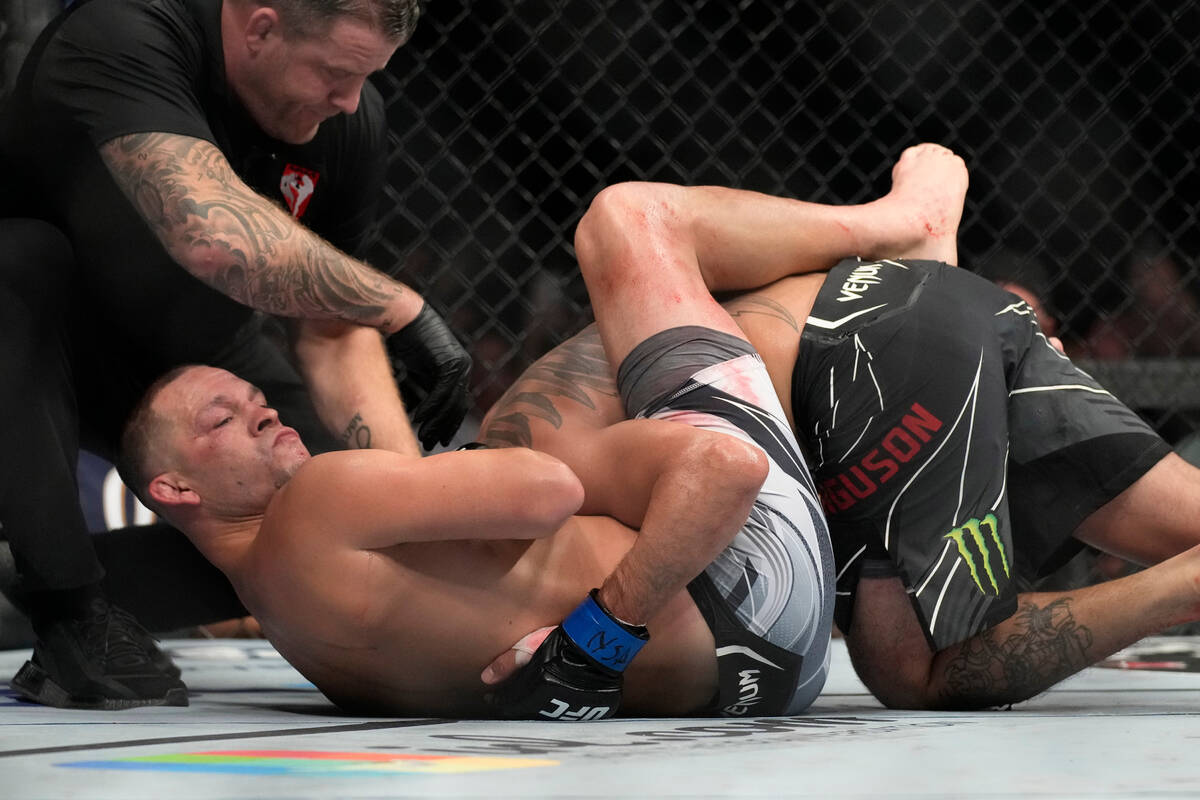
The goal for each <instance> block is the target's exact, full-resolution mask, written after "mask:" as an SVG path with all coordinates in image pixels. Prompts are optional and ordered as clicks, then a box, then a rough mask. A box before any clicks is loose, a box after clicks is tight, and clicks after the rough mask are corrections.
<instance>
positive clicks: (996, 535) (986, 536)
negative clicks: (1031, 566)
mask: <svg viewBox="0 0 1200 800" xmlns="http://www.w3.org/2000/svg"><path fill="white" fill-rule="evenodd" d="M942 538H943V539H953V540H954V543H955V544H956V545H958V554H959V555H960V556H962V559H963V561H965V562H967V566H968V567H970V569H971V577H972V578H974V579H975V585H976V586H978V587H979V591H980V592H982V593H983V594H987V589H985V588H984V587H983V580H982V579H981V578H980V575H979V568H978V566H977V565H976V564H975V556H974V555H973V554H972V552H971V548H969V547H967V540H968V538H969V539H970V540H971V541H973V542H974V543H975V549H976V550H978V551H979V554H980V555H981V556H982V557H983V559H982V560H983V568H984V570H985V571H986V572H987V577H988V581H990V582H991V584H992V592H993V593H994V594H995V595H997V596H999V595H1000V587H999V586H998V585H997V584H996V573H994V572H993V571H992V549H991V547H992V545H995V546H996V549H997V550H999V554H1000V566H1002V567H1004V576H1005V577H1008V556H1007V555H1006V554H1005V552H1004V541H1003V540H1002V539H1001V538H1000V524H999V523H998V522H997V520H996V515H995V514H988V515H987V516H986V517H984V518H983V519H969V520H967V521H966V522H964V523H963V524H962V526H961V527H958V528H955V529H954V530H952V531H950V532H949V533H947V534H946V535H945V536H943V537H942Z"/></svg>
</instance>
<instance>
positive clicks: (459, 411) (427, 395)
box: [385, 303, 471, 450]
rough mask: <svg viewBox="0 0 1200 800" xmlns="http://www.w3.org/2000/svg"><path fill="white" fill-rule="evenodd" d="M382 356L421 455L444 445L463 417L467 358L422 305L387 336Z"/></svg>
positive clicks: (439, 320)
mask: <svg viewBox="0 0 1200 800" xmlns="http://www.w3.org/2000/svg"><path fill="white" fill-rule="evenodd" d="M385 343H386V344H387V352H388V357H389V358H390V359H391V361H392V369H394V370H395V371H396V377H397V380H398V381H399V384H400V391H401V393H402V394H403V395H404V401H405V402H406V403H408V404H409V405H410V406H411V404H412V403H413V401H419V402H418V404H417V406H416V408H415V409H413V412H412V421H413V425H414V426H416V427H417V436H418V438H419V439H420V440H421V446H422V447H424V448H425V449H426V450H429V449H430V448H432V447H433V446H434V445H435V444H437V443H439V442H440V443H441V444H447V443H448V442H449V441H450V440H451V439H452V438H453V437H454V433H455V431H457V430H458V426H459V425H461V424H462V421H463V417H465V416H466V415H467V401H468V397H467V378H468V377H469V375H470V372H471V357H470V356H469V355H467V351H466V350H464V349H463V347H462V345H461V344H459V343H458V339H456V338H454V334H453V333H451V332H450V328H448V327H447V326H446V322H445V320H443V319H442V318H441V316H440V315H439V314H438V313H437V312H436V311H434V310H433V308H432V307H430V305H429V304H428V303H426V304H425V305H423V306H421V313H419V314H417V316H416V318H415V319H413V321H412V322H410V323H408V324H407V325H405V326H404V327H403V328H401V329H400V330H398V331H396V332H395V333H393V334H392V335H391V336H389V337H388V338H387V339H386V340H385Z"/></svg>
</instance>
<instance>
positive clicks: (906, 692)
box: [846, 578, 934, 706]
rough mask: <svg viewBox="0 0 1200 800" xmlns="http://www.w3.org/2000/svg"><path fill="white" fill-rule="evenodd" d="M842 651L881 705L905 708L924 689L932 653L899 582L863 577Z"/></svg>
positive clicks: (895, 579) (894, 579)
mask: <svg viewBox="0 0 1200 800" xmlns="http://www.w3.org/2000/svg"><path fill="white" fill-rule="evenodd" d="M846 648H847V650H848V651H849V653H850V660H851V662H852V663H853V664H854V669H855V671H856V672H857V673H858V677H859V678H860V679H861V680H862V682H863V683H864V684H866V686H867V688H868V689H870V690H871V693H872V694H873V695H875V696H876V697H877V698H879V700H880V701H881V702H883V703H884V704H885V705H889V706H896V705H910V704H911V703H912V699H911V698H913V697H918V696H921V695H922V694H923V692H924V688H925V686H926V685H927V684H928V680H929V671H930V668H931V666H932V663H933V656H934V654H933V651H932V650H931V649H930V647H929V642H928V640H927V639H926V638H925V633H924V630H923V629H922V628H921V623H920V622H919V621H918V620H917V614H916V611H915V610H914V609H913V605H912V601H911V600H910V599H909V596H908V593H907V592H906V591H905V589H904V584H903V583H902V582H901V581H900V579H899V578H863V579H862V580H860V581H859V582H858V587H857V590H856V591H855V595H854V615H853V620H852V624H851V627H850V631H849V632H848V633H847V634H846Z"/></svg>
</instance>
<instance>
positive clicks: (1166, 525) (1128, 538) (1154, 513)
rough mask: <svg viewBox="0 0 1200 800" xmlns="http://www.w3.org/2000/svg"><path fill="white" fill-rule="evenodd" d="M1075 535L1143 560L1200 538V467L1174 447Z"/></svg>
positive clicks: (1155, 560)
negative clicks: (1181, 456) (1176, 451)
mask: <svg viewBox="0 0 1200 800" xmlns="http://www.w3.org/2000/svg"><path fill="white" fill-rule="evenodd" d="M1075 536H1076V537H1077V538H1079V539H1080V540H1081V541H1084V542H1086V543H1088V544H1090V545H1092V546H1093V547H1097V548H1099V549H1101V550H1103V551H1105V552H1107V553H1112V554H1113V555H1118V556H1121V557H1122V558H1126V559H1129V560H1130V561H1134V562H1137V563H1140V564H1156V563H1158V562H1159V561H1162V560H1164V559H1166V558H1170V557H1171V556H1173V555H1175V554H1177V553H1181V552H1183V551H1184V550H1186V549H1188V548H1190V547H1192V546H1194V545H1196V544H1200V469H1197V468H1196V467H1194V466H1192V465H1191V464H1189V463H1188V462H1186V461H1184V460H1183V459H1182V458H1180V457H1179V456H1178V455H1176V454H1174V453H1168V454H1167V455H1166V457H1164V458H1163V459H1162V460H1161V461H1159V462H1158V463H1157V464H1155V465H1154V466H1153V467H1151V468H1150V470H1149V471H1148V472H1147V473H1146V474H1144V475H1143V476H1142V477H1141V478H1139V479H1138V480H1136V481H1135V482H1134V483H1133V485H1132V486H1130V487H1129V488H1128V489H1126V490H1125V491H1123V492H1121V493H1120V494H1119V495H1117V496H1116V497H1114V498H1113V499H1112V500H1110V501H1109V502H1107V503H1105V504H1104V505H1103V506H1101V507H1100V508H1099V509H1097V510H1096V511H1095V512H1093V513H1092V514H1091V516H1089V517H1088V518H1087V519H1085V520H1084V521H1083V523H1082V524H1081V525H1080V526H1079V527H1078V528H1077V529H1076V530H1075Z"/></svg>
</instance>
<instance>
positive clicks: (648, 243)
mask: <svg viewBox="0 0 1200 800" xmlns="http://www.w3.org/2000/svg"><path fill="white" fill-rule="evenodd" d="M892 180H893V185H892V190H891V191H890V192H888V194H886V195H884V196H883V197H881V198H879V199H878V200H875V201H873V202H870V203H866V204H863V205H856V206H830V205H820V204H816V203H806V202H802V201H799V200H790V199H786V198H780V197H771V196H769V195H763V194H758V193H755V192H747V191H741V190H737V189H725V188H720V187H707V186H706V187H681V186H670V185H666V184H650V183H629V184H619V185H617V186H613V187H610V188H608V189H606V190H604V191H603V192H601V193H600V195H599V196H597V198H596V200H595V201H594V202H593V203H592V206H591V207H590V208H589V210H588V213H587V214H586V215H585V216H584V218H583V219H582V220H581V221H580V223H579V228H578V230H577V232H576V236H575V247H576V252H577V255H578V257H579V263H580V268H581V270H582V271H583V275H584V279H585V281H586V282H587V285H588V293H589V295H590V296H591V300H592V305H593V308H594V309H595V311H596V317H597V320H598V322H599V325H600V330H601V336H602V338H603V340H604V344H605V348H606V350H608V352H609V357H610V359H611V360H612V361H613V362H614V364H615V363H619V362H620V361H621V360H623V359H624V357H625V356H626V355H628V353H629V351H630V350H631V349H632V348H633V347H634V346H635V345H637V344H638V343H639V342H641V341H642V340H644V339H646V338H648V337H649V336H651V335H653V334H655V333H658V332H659V331H662V330H666V329H667V328H672V327H676V326H678V325H682V324H693V325H695V324H703V325H706V326H708V327H713V328H716V329H717V330H722V331H725V332H727V333H732V334H733V335H735V336H736V335H740V332H739V329H738V328H737V327H736V326H731V324H730V323H729V322H728V318H727V317H726V315H725V314H724V313H723V312H721V311H720V309H719V307H718V306H717V304H716V303H715V302H714V301H712V300H711V299H710V298H708V294H709V292H710V291H723V290H732V289H749V288H754V287H757V286H762V285H765V284H767V283H770V282H772V281H774V280H777V279H779V278H782V277H785V276H787V275H792V274H797V273H802V272H815V271H823V270H827V269H829V268H831V267H832V266H833V265H834V264H836V263H837V262H838V261H839V260H841V259H842V258H845V257H847V256H852V255H860V256H863V257H866V258H904V257H908V258H932V259H937V260H943V261H947V262H950V263H953V262H954V261H955V260H956V257H957V249H956V245H955V237H956V235H957V231H958V223H959V221H960V219H961V216H962V205H963V199H964V197H965V195H966V190H967V171H966V166H965V165H964V164H963V161H962V159H961V158H959V157H958V156H956V155H954V154H953V153H952V152H951V151H949V150H947V149H946V148H944V147H941V146H940V145H934V144H923V145H918V146H916V147H912V148H909V149H908V150H906V151H904V153H903V155H902V156H901V157H900V160H899V161H898V162H897V163H896V165H895V167H894V168H893V170H892ZM702 298H703V299H702ZM701 305H704V306H705V307H704V308H703V309H701V308H699V306H701ZM697 313H702V314H703V315H704V316H705V319H706V320H707V321H703V322H700V321H697V317H696V314H697Z"/></svg>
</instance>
